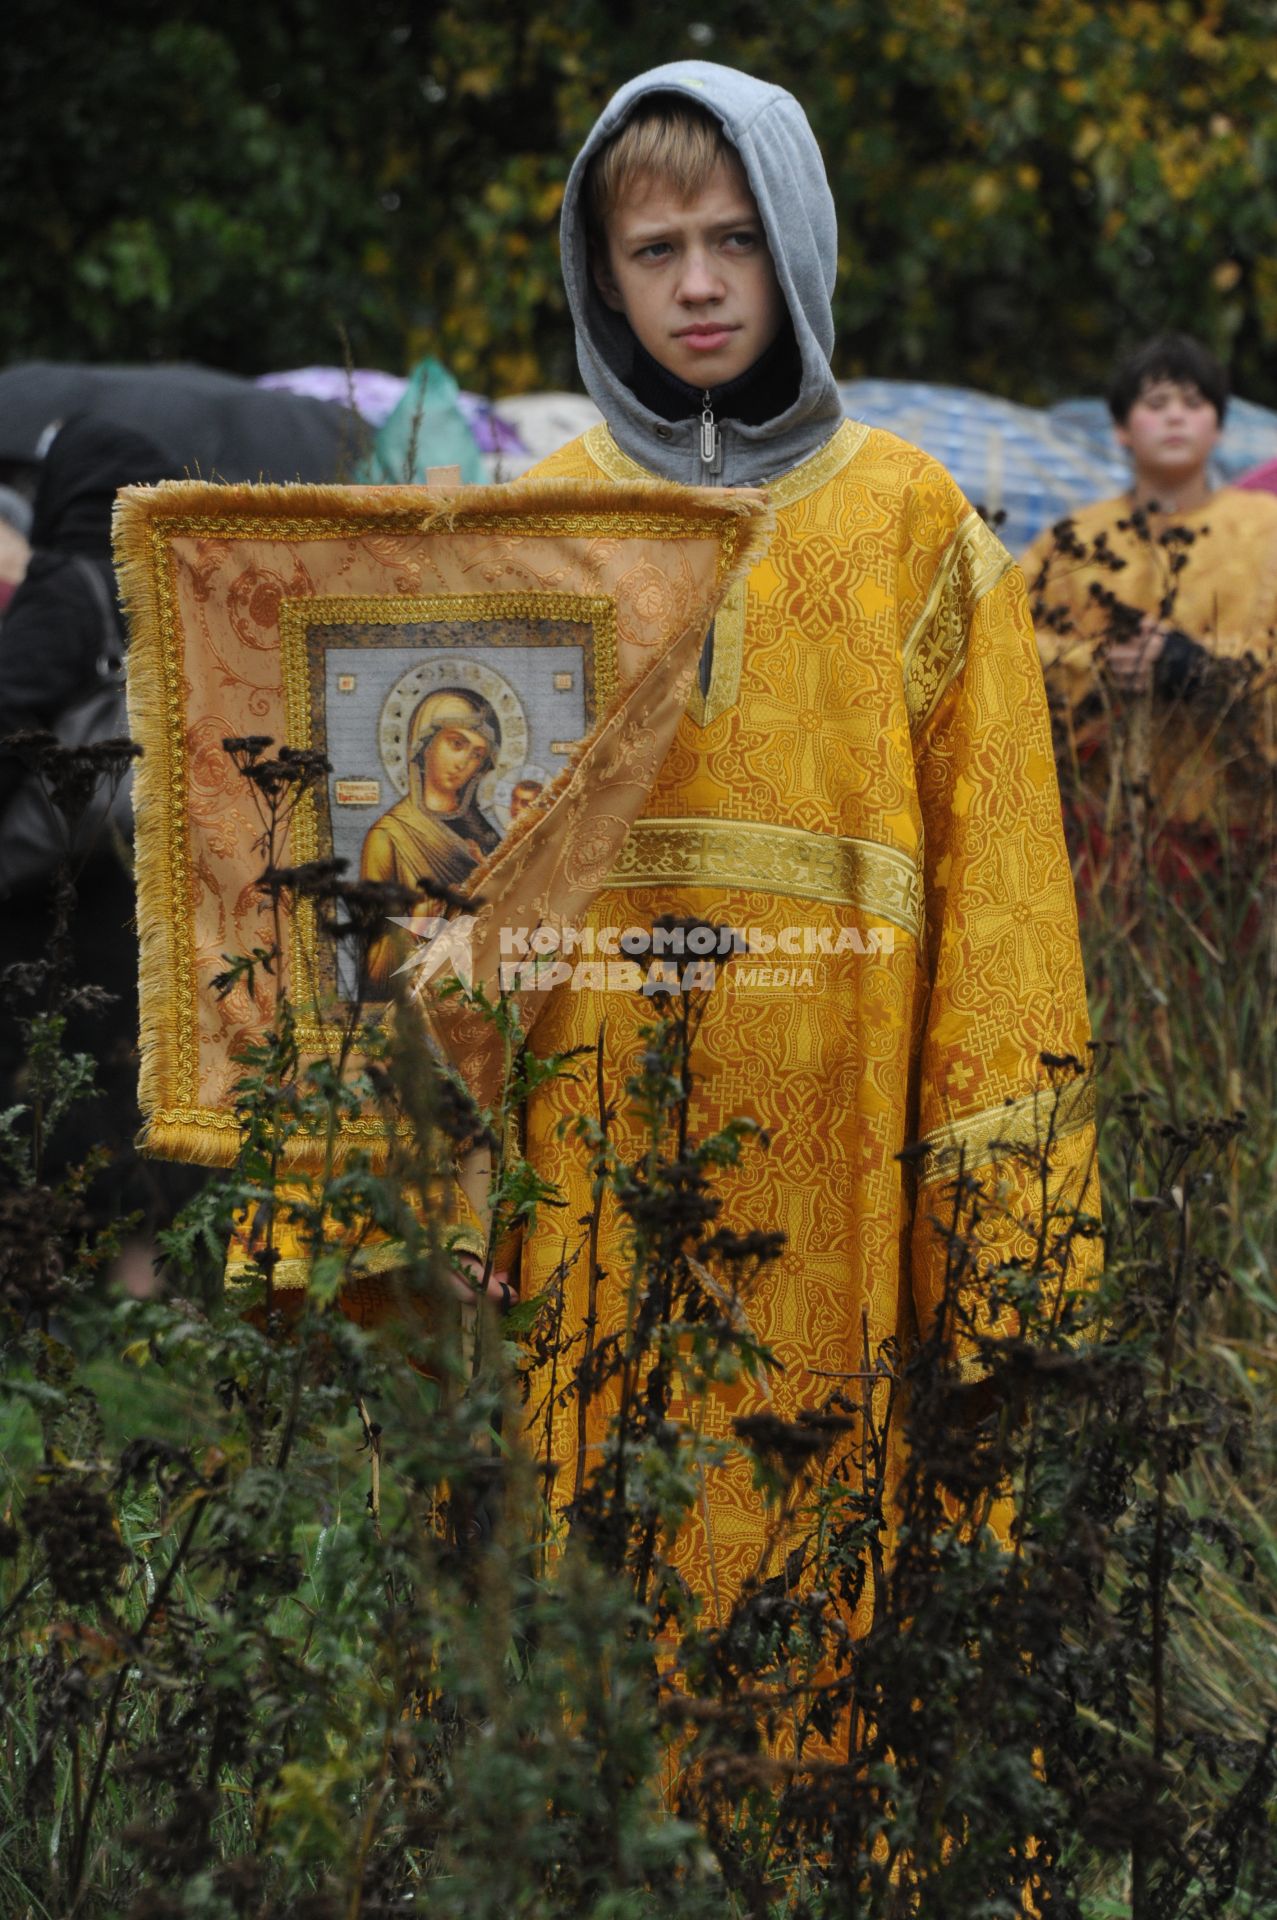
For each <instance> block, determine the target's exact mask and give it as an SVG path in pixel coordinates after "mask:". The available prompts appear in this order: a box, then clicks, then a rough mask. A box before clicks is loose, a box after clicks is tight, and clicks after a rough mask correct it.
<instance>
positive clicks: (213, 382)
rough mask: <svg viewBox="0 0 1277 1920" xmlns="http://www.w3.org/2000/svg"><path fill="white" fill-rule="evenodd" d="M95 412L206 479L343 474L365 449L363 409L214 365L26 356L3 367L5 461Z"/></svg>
mask: <svg viewBox="0 0 1277 1920" xmlns="http://www.w3.org/2000/svg"><path fill="white" fill-rule="evenodd" d="M72 413H88V414H96V415H99V416H101V417H102V418H105V419H108V420H113V421H115V422H116V423H117V424H118V425H120V426H124V427H131V428H133V429H134V430H135V431H136V432H138V433H141V434H144V435H145V437H146V438H147V439H148V440H150V441H151V442H152V444H153V445H154V446H156V447H158V448H159V450H160V452H161V453H162V454H163V455H164V458H165V461H166V463H167V464H168V465H169V466H170V467H172V468H173V469H174V471H176V472H178V473H183V472H185V473H189V474H190V475H191V476H192V478H196V477H198V478H201V479H205V480H275V481H280V482H283V481H289V480H343V479H348V478H349V477H350V475H351V474H352V472H353V469H354V466H355V463H356V461H357V460H358V459H359V457H360V455H361V454H362V453H363V452H364V450H365V445H366V440H367V430H366V428H365V427H364V426H363V423H362V422H361V421H360V420H359V418H358V416H357V415H356V414H353V413H351V412H350V411H349V409H348V408H346V407H342V406H337V405H334V403H333V402H331V401H328V400H311V399H307V398H304V397H303V396H301V395H299V394H293V393H276V392H273V391H271V390H270V389H268V388H263V387H258V386H255V385H254V384H253V382H252V381H251V380H241V379H240V378H238V376H237V375H235V374H231V373H217V372H214V370H213V369H212V368H211V367H195V366H184V365H172V366H156V367H91V366H81V365H63V364H61V363H59V362H56V361H51V360H26V361H22V362H20V363H19V364H18V365H17V366H11V367H5V368H4V369H3V371H0V461H34V460H37V459H38V458H39V456H40V453H41V451H42V448H41V441H42V439H43V438H44V437H45V435H46V431H47V429H48V427H49V426H50V425H51V424H52V423H53V422H55V421H59V420H64V419H66V417H67V416H68V415H69V414H72Z"/></svg>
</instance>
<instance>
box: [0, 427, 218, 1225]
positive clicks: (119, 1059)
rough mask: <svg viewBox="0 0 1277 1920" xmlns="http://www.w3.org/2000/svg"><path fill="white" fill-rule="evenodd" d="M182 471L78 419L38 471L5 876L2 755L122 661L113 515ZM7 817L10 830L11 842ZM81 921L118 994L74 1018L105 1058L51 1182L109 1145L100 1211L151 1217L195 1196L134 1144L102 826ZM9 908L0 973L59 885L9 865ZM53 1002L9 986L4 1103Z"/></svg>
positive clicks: (3, 723)
mask: <svg viewBox="0 0 1277 1920" xmlns="http://www.w3.org/2000/svg"><path fill="white" fill-rule="evenodd" d="M171 477H173V468H172V464H171V463H170V462H169V461H167V460H166V459H165V457H164V456H163V455H162V454H161V453H160V452H159V451H158V450H157V448H156V447H155V446H154V445H153V444H152V443H151V442H150V441H149V440H147V439H145V438H144V437H143V436H142V435H141V434H138V433H135V432H133V431H132V430H131V429H129V428H127V427H124V426H119V425H117V424H115V423H113V422H111V421H108V420H104V419H100V418H89V417H88V416H78V417H73V418H71V419H68V420H67V421H66V422H65V423H64V424H63V425H62V427H61V428H60V430H59V431H58V432H57V434H56V436H55V437H54V438H53V440H52V441H51V443H50V446H49V449H48V452H47V455H46V457H45V459H44V462H43V465H42V467H41V469H40V475H39V481H38V484H37V489H36V496H35V503H34V511H33V514H32V520H31V541H30V560H29V563H28V564H27V566H26V568H25V573H24V575H23V576H22V578H21V582H20V584H19V585H18V586H17V587H16V589H15V591H14V592H13V595H12V598H11V600H10V602H9V605H8V608H7V611H6V612H5V614H4V618H3V621H2V622H0V872H2V870H3V868H4V864H5V858H6V853H7V852H9V851H11V848H12V845H13V842H14V840H15V838H16V833H17V829H16V827H15V826H14V825H13V822H14V813H13V811H12V809H13V808H14V806H15V804H20V802H21V789H22V788H23V785H24V782H25V781H26V779H27V777H28V766H27V762H26V760H25V759H24V758H23V756H21V755H20V754H19V753H18V752H16V751H13V750H6V747H5V741H6V739H7V738H8V737H10V736H12V735H13V734H16V733H20V732H24V731H30V730H44V729H51V728H53V727H55V726H56V725H57V723H58V722H59V719H60V718H61V717H62V716H63V715H65V713H66V712H67V710H68V709H69V708H71V707H73V706H74V704H75V703H76V702H77V701H80V700H83V699H84V697H85V696H86V694H88V693H91V692H93V691H94V690H95V689H97V688H99V687H100V686H101V684H102V681H101V665H100V663H101V661H102V659H103V656H104V654H113V655H114V657H115V658H116V659H120V658H122V657H123V655H124V651H125V646H126V636H125V629H124V621H123V616H122V614H121V613H120V610H119V602H118V599H117V597H116V591H115V576H114V573H113V570H112V565H111V512H112V508H113V506H114V503H115V496H116V493H117V491H118V490H119V489H120V488H121V487H124V486H130V485H134V484H151V483H153V482H156V481H159V480H164V479H168V478H171ZM6 816H7V818H8V820H9V822H10V833H9V836H8V844H7V845H6ZM76 866H77V869H78V879H77V900H76V911H75V918H74V921H73V924H72V929H71V935H72V948H73V952H72V956H71V964H72V970H73V978H74V980H75V983H76V984H77V985H79V986H85V985H93V986H96V987H99V988H102V989H104V990H105V991H106V992H107V993H108V994H109V995H110V996H111V998H110V1000H109V1001H108V1002H107V1003H105V1004H103V1005H101V1006H98V1007H81V1008H78V1009H77V1010H76V1011H75V1012H73V1014H72V1015H71V1018H70V1020H69V1022H68V1027H67V1032H66V1036H65V1045H66V1048H67V1049H68V1050H69V1051H71V1052H80V1051H82V1052H85V1053H88V1054H90V1055H92V1056H93V1058H94V1059H95V1060H96V1061H97V1063H98V1067H97V1087H98V1093H97V1094H96V1095H95V1096H94V1097H93V1098H92V1099H91V1100H87V1101H84V1102H81V1103H79V1104H77V1105H75V1106H73V1107H72V1109H71V1110H70V1112H69V1113H68V1115H67V1116H66V1118H65V1119H64V1120H63V1121H62V1123H61V1124H60V1126H59V1129H58V1132H57V1134H56V1136H55V1139H54V1142H53V1146H54V1156H53V1160H52V1163H51V1164H50V1165H48V1166H47V1167H46V1172H45V1177H46V1178H50V1179H56V1177H57V1175H58V1172H59V1171H60V1170H64V1169H65V1168H66V1167H68V1166H71V1165H73V1164H75V1163H76V1162H77V1161H79V1160H81V1159H83V1157H84V1156H85V1154H86V1153H87V1152H88V1151H89V1150H90V1148H92V1147H93V1146H95V1145H96V1144H98V1143H104V1144H106V1145H107V1146H108V1147H109V1148H110V1150H111V1154H112V1160H111V1164H110V1165H109V1166H108V1167H107V1168H106V1169H105V1170H104V1172H103V1173H102V1174H101V1175H100V1176H99V1177H98V1179H97V1180H96V1182H95V1185H94V1188H93V1192H92V1199H93V1204H94V1210H95V1213H97V1214H98V1215H99V1217H101V1218H103V1219H109V1218H112V1217H118V1216H119V1215H120V1214H121V1213H126V1212H130V1211H132V1210H134V1209H141V1211H142V1213H143V1216H144V1222H145V1223H146V1224H150V1225H153V1224H155V1223H156V1222H158V1221H159V1220H160V1219H161V1218H162V1217H163V1216H164V1215H165V1214H166V1213H167V1212H169V1211H170V1210H171V1206H172V1204H173V1201H174V1199H175V1197H176V1196H177V1194H178V1193H179V1190H180V1192H181V1193H185V1192H186V1191H189V1190H192V1187H193V1183H192V1179H191V1176H190V1175H189V1173H188V1171H187V1170H185V1169H183V1170H181V1171H180V1172H179V1171H178V1170H177V1169H174V1168H166V1169H160V1168H158V1167H157V1166H154V1165H148V1164H147V1163H145V1162H143V1161H141V1160H140V1159H139V1158H138V1156H137V1154H136V1151H135V1149H134V1146H133V1138H134V1135H135V1133H136V1131H137V1129H138V1127H139V1125H140V1124H141V1116H140V1113H139V1111H138V1105H137V932H136V927H135V923H134V897H133V878H132V872H131V861H130V849H129V848H128V847H127V846H125V845H123V844H120V843H119V836H118V835H112V834H110V833H104V834H102V835H101V836H100V839H99V841H98V843H97V844H96V845H95V846H94V847H93V849H92V850H91V851H89V852H88V853H87V854H86V855H85V856H84V857H83V862H82V864H81V862H80V860H79V859H77V861H76ZM5 893H6V897H5V899H4V902H3V908H2V909H0V971H2V970H3V969H4V967H6V966H8V965H10V964H12V963H14V962H33V961H34V962H38V961H40V960H42V959H45V958H47V957H48V949H49V941H50V932H51V928H52V924H53V920H52V880H51V875H50V874H49V873H48V872H44V873H35V874H30V873H18V875H17V877H16V878H15V877H14V875H13V872H12V870H11V871H10V876H9V881H8V884H7V886H6V888H5ZM43 1004H44V999H43V995H42V994H41V993H39V992H37V994H36V995H35V997H34V998H25V999H24V998H19V997H16V996H15V995H14V994H13V993H12V991H10V992H8V993H4V994H0V1107H8V1106H11V1105H17V1104H21V1103H23V1102H24V1099H25V1097H26V1096H25V1071H26V1069H25V1054H26V1047H25V1042H24V1039H23V1036H22V1033H21V1030H20V1027H19V1020H20V1019H22V1018H29V1017H30V1016H31V1014H32V1013H34V1012H35V1011H37V1010H38V1009H39V1008H40V1007H41V1006H43Z"/></svg>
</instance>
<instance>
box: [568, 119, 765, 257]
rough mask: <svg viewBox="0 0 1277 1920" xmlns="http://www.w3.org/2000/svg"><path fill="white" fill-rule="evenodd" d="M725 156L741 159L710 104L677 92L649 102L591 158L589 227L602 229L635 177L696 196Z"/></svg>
mask: <svg viewBox="0 0 1277 1920" xmlns="http://www.w3.org/2000/svg"><path fill="white" fill-rule="evenodd" d="M723 161H728V162H729V163H734V164H735V165H736V166H737V167H739V166H740V163H741V162H740V155H739V154H738V153H737V151H736V149H735V147H734V146H733V145H732V143H731V141H730V140H729V139H728V138H727V135H726V134H725V133H724V132H723V129H722V127H721V126H720V124H719V122H718V121H717V120H716V119H715V118H714V115H713V114H712V113H710V112H708V110H707V109H706V108H704V107H701V106H698V105H697V104H696V102H695V101H694V100H683V99H680V98H679V97H678V96H677V95H676V94H665V95H664V96H662V97H659V98H652V99H650V100H647V101H645V102H644V103H643V105H642V106H641V107H639V108H638V110H637V111H636V112H635V113H633V114H632V115H631V116H630V118H629V119H628V120H627V121H626V122H625V125H624V126H623V127H622V128H621V130H620V132H619V133H615V134H613V136H612V138H611V139H610V140H609V141H608V143H607V145H606V146H604V147H600V149H599V151H598V152H597V153H596V154H595V155H594V157H593V159H592V160H591V161H590V166H589V170H588V172H587V174H586V178H585V212H586V220H587V222H588V224H589V227H590V229H591V231H592V232H593V233H594V234H596V235H601V234H602V233H603V231H604V225H605V222H606V220H607V217H608V215H609V214H610V213H612V212H614V211H615V209H616V207H617V206H619V204H620V202H621V201H622V200H623V199H624V198H625V196H626V194H627V193H628V192H629V190H630V188H631V187H632V186H633V185H634V182H635V181H636V180H640V179H648V180H659V181H660V182H661V183H662V184H663V185H665V186H668V187H671V188H672V189H673V191H674V192H675V193H676V194H678V196H679V198H680V199H681V200H684V201H688V200H694V199H695V198H696V196H697V194H698V193H703V192H704V190H705V188H706V187H707V186H708V185H709V182H710V179H711V177H712V176H713V173H714V169H715V168H716V167H718V166H719V165H720V164H721V163H722V162H723Z"/></svg>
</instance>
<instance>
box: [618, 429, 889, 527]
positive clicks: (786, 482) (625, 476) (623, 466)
mask: <svg viewBox="0 0 1277 1920" xmlns="http://www.w3.org/2000/svg"><path fill="white" fill-rule="evenodd" d="M583 437H584V440H585V451H586V452H587V453H588V454H589V456H590V458H591V460H593V462H594V464H595V466H596V467H598V468H599V469H600V470H601V471H602V472H603V473H605V474H607V476H608V478H609V479H611V480H624V481H625V482H626V483H627V484H629V485H632V484H633V483H635V482H636V481H641V480H646V481H649V482H650V481H651V480H652V478H653V476H652V473H651V471H650V470H649V469H648V468H647V467H644V466H640V465H639V463H638V461H637V460H632V459H631V458H630V456H629V454H628V453H625V452H623V451H622V449H621V448H620V447H618V446H617V444H616V441H615V440H614V439H613V438H612V434H611V430H610V429H609V428H608V427H607V426H604V425H600V426H597V427H591V428H590V429H589V431H588V432H587V433H586V434H585V435H584V436H583ZM868 438H869V428H868V427H867V426H865V425H864V423H863V422H862V421H859V420H844V421H843V423H842V425H841V426H840V427H839V428H838V429H837V431H836V432H835V433H834V434H833V436H832V437H831V438H830V439H828V440H826V442H825V444H824V446H823V447H821V448H820V449H819V450H818V451H817V452H816V453H813V454H812V456H811V458H810V459H809V460H804V461H803V462H802V463H801V464H800V465H799V466H796V467H791V468H790V469H789V472H788V473H778V474H777V475H776V477H775V479H774V480H759V481H757V482H756V483H755V484H756V485H757V486H759V487H761V488H763V489H764V490H765V491H766V494H767V498H768V500H769V501H770V502H771V504H772V506H773V507H792V506H795V505H796V504H797V503H798V501H799V500H805V499H806V498H807V496H808V494H811V493H815V492H816V490H817V488H819V487H823V486H824V484H825V482H826V481H827V480H832V479H833V477H834V475H835V474H836V473H841V472H842V470H843V468H844V467H845V466H846V465H847V464H848V463H849V462H850V461H852V460H854V459H855V457H856V455H857V454H858V453H859V452H860V449H861V448H862V447H863V446H864V444H865V441H866V440H867V439H868Z"/></svg>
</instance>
